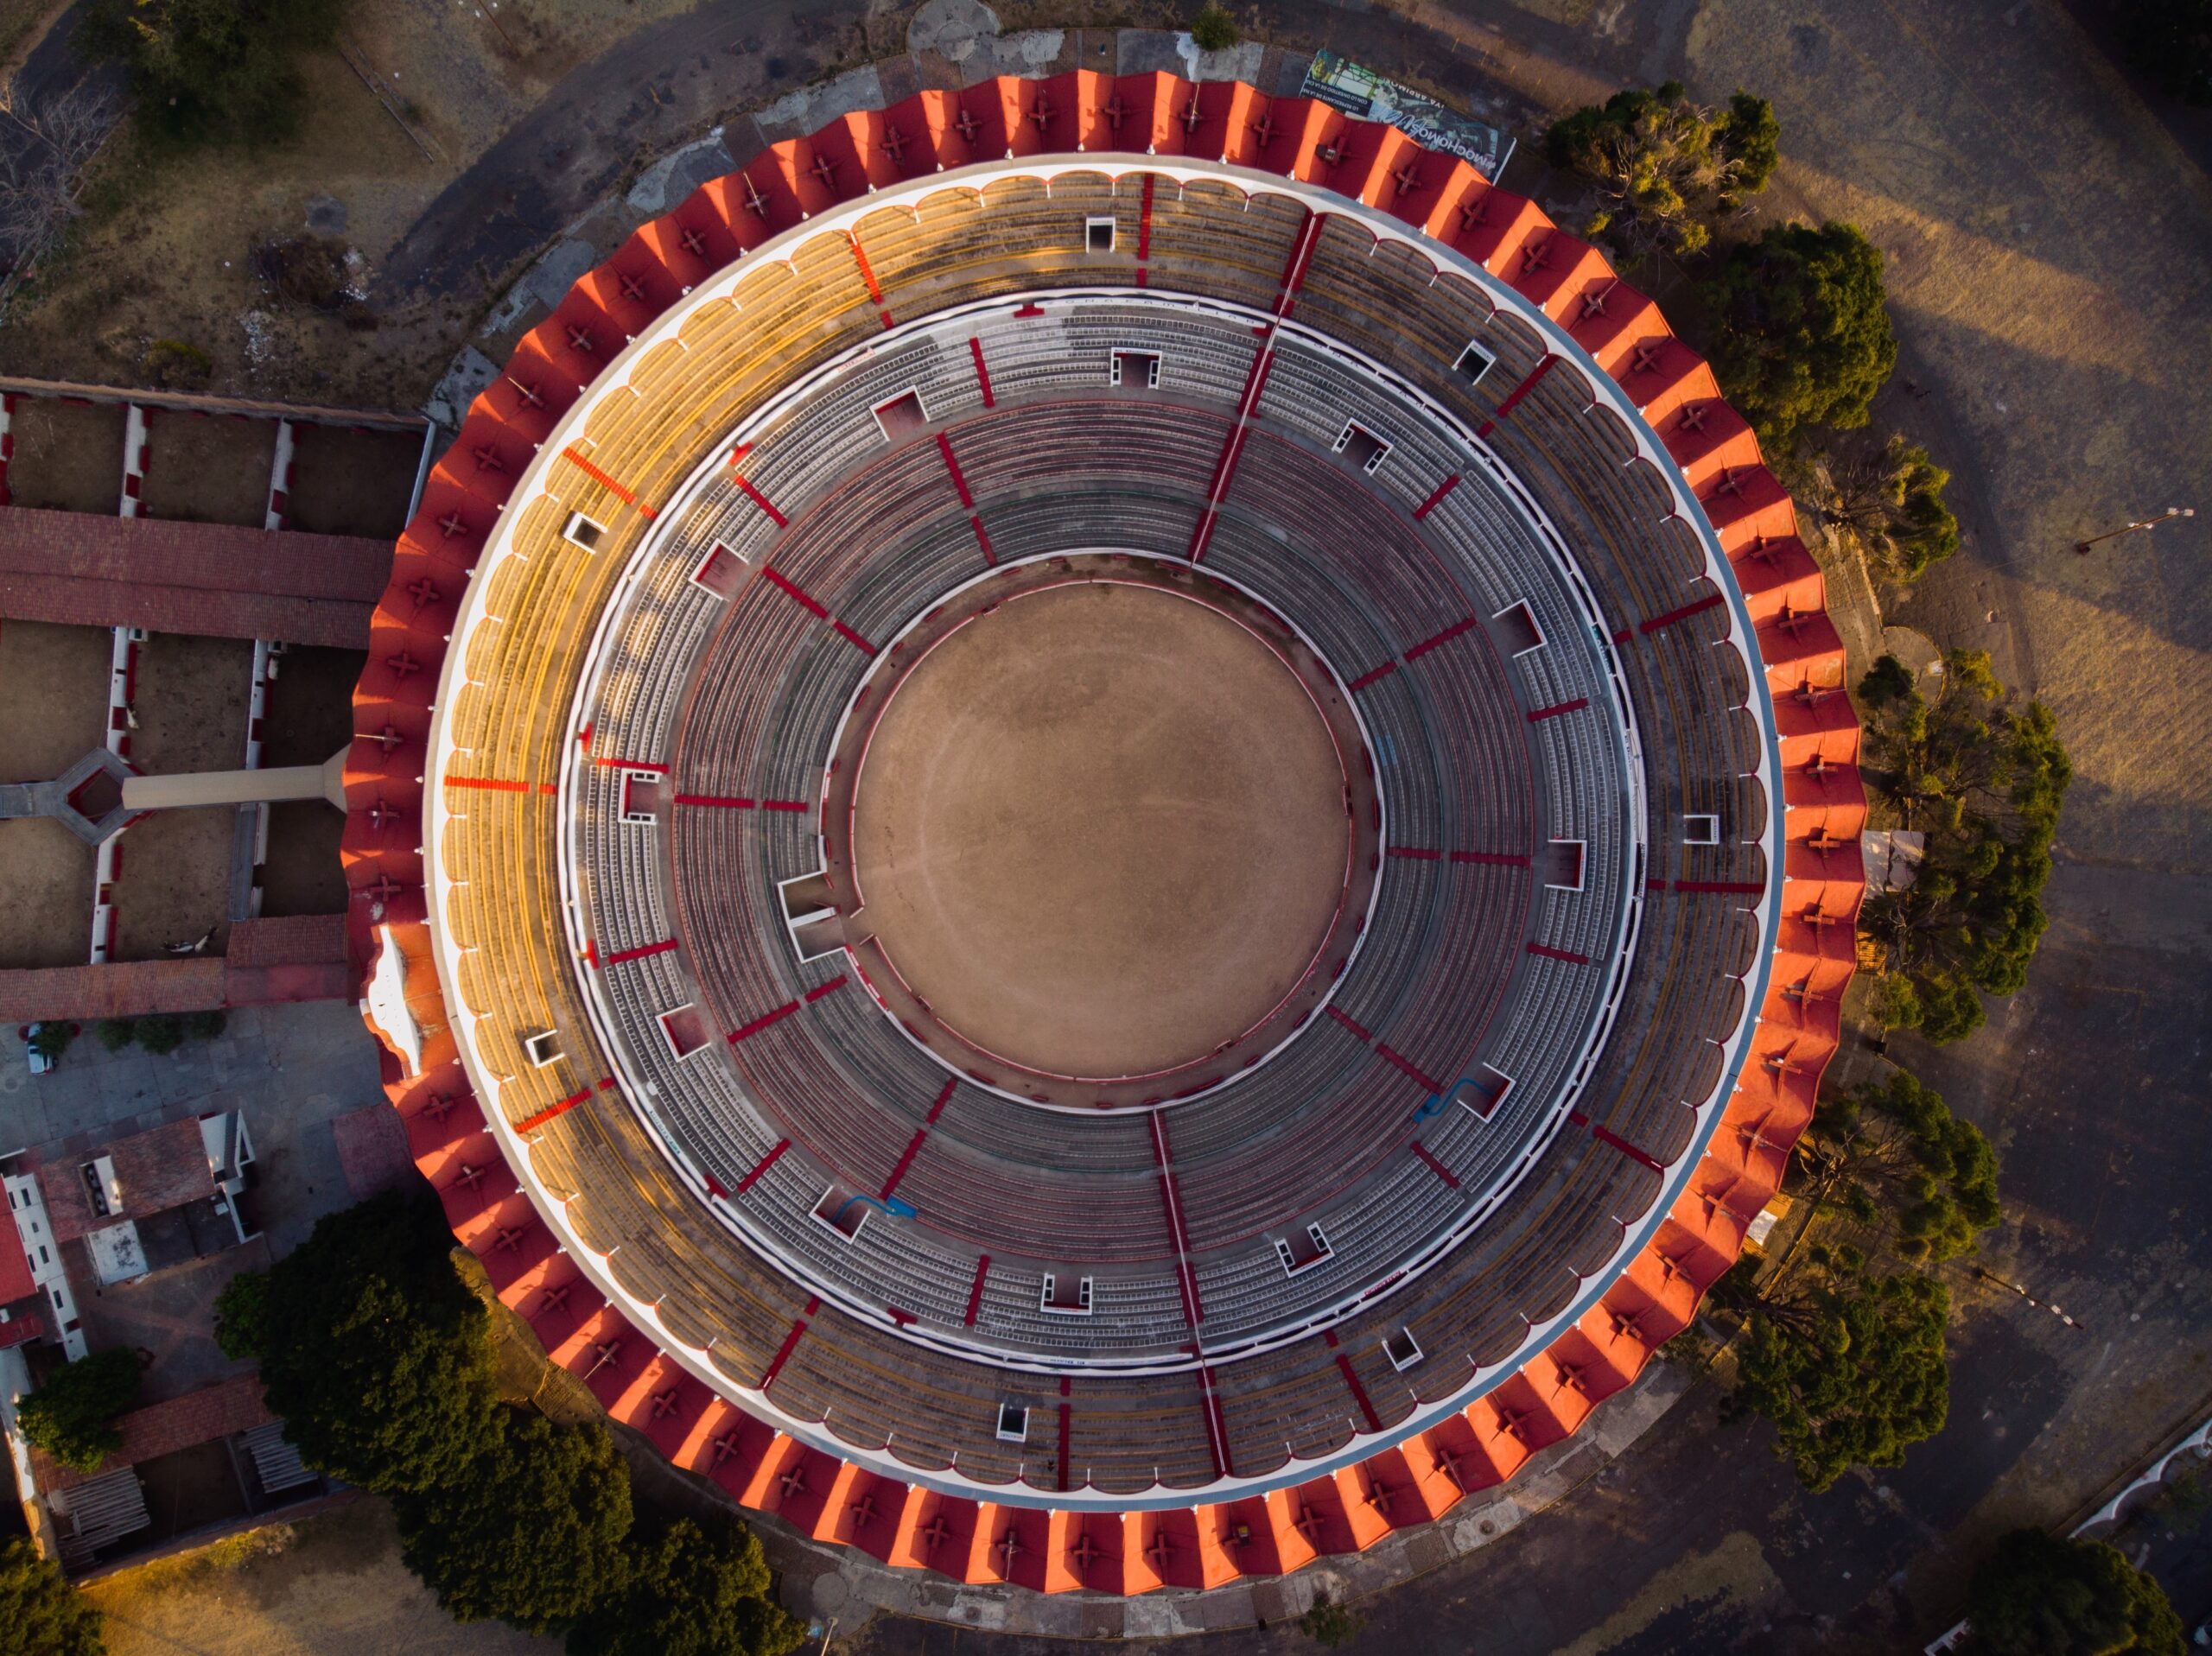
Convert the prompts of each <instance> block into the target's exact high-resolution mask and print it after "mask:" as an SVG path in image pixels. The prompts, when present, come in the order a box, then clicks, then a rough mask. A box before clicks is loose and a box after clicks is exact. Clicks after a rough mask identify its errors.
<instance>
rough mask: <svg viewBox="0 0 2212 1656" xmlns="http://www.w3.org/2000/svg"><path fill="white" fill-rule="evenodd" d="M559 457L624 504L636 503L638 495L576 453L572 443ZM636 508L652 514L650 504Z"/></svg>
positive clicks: (646, 513)
mask: <svg viewBox="0 0 2212 1656" xmlns="http://www.w3.org/2000/svg"><path fill="white" fill-rule="evenodd" d="M561 458H562V459H563V460H567V461H569V463H570V464H571V465H573V466H575V468H576V469H577V470H578V471H580V472H582V473H583V474H584V475H585V476H586V477H588V478H589V479H591V480H592V481H593V482H594V483H597V484H600V485H603V486H604V487H605V488H606V489H607V491H608V492H610V493H612V494H613V496H614V497H615V498H617V499H619V500H620V501H621V503H622V504H624V505H626V506H637V505H638V497H637V496H636V495H635V494H633V493H632V492H630V491H629V490H628V489H626V488H624V487H623V486H622V485H620V483H617V482H616V481H615V480H614V479H613V478H611V477H609V476H607V473H604V472H602V471H601V470H600V469H599V467H597V466H594V465H593V464H592V463H591V462H590V461H589V460H586V459H585V458H584V457H583V456H582V454H578V453H577V452H576V447H575V444H574V443H571V444H569V447H566V448H563V450H562V451H561ZM638 510H639V511H642V512H644V513H645V516H646V517H652V515H653V509H652V507H651V506H639V507H638Z"/></svg>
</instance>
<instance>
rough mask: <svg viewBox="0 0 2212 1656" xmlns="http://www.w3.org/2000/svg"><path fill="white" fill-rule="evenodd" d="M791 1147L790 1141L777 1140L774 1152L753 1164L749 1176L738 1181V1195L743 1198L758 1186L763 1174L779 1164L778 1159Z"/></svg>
mask: <svg viewBox="0 0 2212 1656" xmlns="http://www.w3.org/2000/svg"><path fill="white" fill-rule="evenodd" d="M790 1148H791V1140H790V1139H777V1140H776V1147H775V1148H774V1149H773V1150H772V1151H770V1152H768V1153H767V1154H766V1155H765V1156H763V1157H762V1158H760V1160H759V1161H757V1162H755V1163H753V1171H751V1172H750V1173H747V1175H746V1176H745V1177H743V1178H741V1179H740V1180H738V1182H737V1193H738V1195H740V1196H743V1195H744V1194H745V1193H746V1192H747V1190H751V1189H752V1188H753V1186H754V1185H756V1184H758V1183H760V1176H761V1175H762V1174H764V1173H766V1171H768V1170H769V1169H770V1168H772V1167H773V1166H774V1165H775V1164H776V1163H777V1161H778V1159H779V1158H781V1156H782V1155H783V1153H784V1152H785V1151H786V1150H789V1149H790Z"/></svg>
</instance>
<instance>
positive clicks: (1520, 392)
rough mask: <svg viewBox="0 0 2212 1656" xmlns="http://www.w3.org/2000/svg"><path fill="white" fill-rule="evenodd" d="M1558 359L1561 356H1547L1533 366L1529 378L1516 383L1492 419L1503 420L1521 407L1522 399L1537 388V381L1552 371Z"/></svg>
mask: <svg viewBox="0 0 2212 1656" xmlns="http://www.w3.org/2000/svg"><path fill="white" fill-rule="evenodd" d="M1558 360H1559V358H1557V357H1553V356H1547V357H1546V358H1544V359H1543V360H1542V361H1541V362H1540V363H1538V364H1537V365H1535V367H1533V368H1531V369H1530V370H1529V378H1526V379H1524V380H1522V382H1521V383H1520V384H1518V385H1516V386H1515V387H1514V388H1513V390H1512V391H1511V393H1510V395H1509V396H1508V397H1506V399H1505V401H1503V403H1499V404H1498V405H1497V409H1496V411H1495V412H1493V413H1492V414H1491V421H1492V422H1497V421H1499V420H1503V418H1505V416H1507V415H1509V414H1510V413H1512V412H1513V410H1514V409H1517V408H1519V407H1520V406H1521V399H1522V397H1526V396H1528V394H1529V392H1530V391H1533V390H1535V389H1536V382H1537V381H1538V380H1540V379H1541V378H1543V377H1544V376H1545V375H1546V374H1548V373H1549V372H1551V371H1552V365H1553V364H1554V363H1555V362H1557V361H1558Z"/></svg>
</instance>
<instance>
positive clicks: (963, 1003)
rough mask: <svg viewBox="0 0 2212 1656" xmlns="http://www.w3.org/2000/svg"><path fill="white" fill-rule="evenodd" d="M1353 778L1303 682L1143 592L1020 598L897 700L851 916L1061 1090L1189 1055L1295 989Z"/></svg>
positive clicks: (950, 647)
mask: <svg viewBox="0 0 2212 1656" xmlns="http://www.w3.org/2000/svg"><path fill="white" fill-rule="evenodd" d="M1344 786H1345V780H1344V772H1343V769H1342V767H1341V765H1339V763H1338V755H1337V752H1336V747H1335V745H1334V744H1333V742H1332V740H1331V739H1330V734H1329V731H1328V728H1327V726H1325V725H1324V724H1323V722H1322V720H1321V719H1320V717H1319V714H1317V713H1316V711H1315V709H1314V707H1313V703H1312V702H1311V701H1310V700H1309V699H1308V697H1307V695H1306V690H1305V688H1303V687H1302V686H1301V685H1300V683H1299V682H1298V680H1297V679H1296V678H1295V677H1294V676H1293V675H1292V674H1291V673H1290V672H1289V671H1288V670H1287V669H1286V668H1285V667H1284V666H1283V664H1282V663H1281V662H1280V661H1278V660H1277V659H1276V657H1274V654H1273V653H1272V652H1271V651H1270V650H1268V648H1267V647H1266V646H1265V645H1263V644H1261V643H1260V642H1259V641H1258V640H1257V639H1255V638H1253V637H1252V636H1251V635H1250V634H1249V633H1248V632H1247V631H1244V629H1243V628H1242V627H1241V626H1239V625H1236V623H1234V622H1233V621H1230V620H1229V619H1227V618H1225V617H1224V616H1222V615H1220V614H1218V613H1217V612H1215V611H1213V610H1211V609H1209V608H1207V607H1205V606H1203V605H1200V604H1198V603H1194V602H1192V601H1191V600H1187V599H1184V598H1180V597H1178V596H1176V595H1174V594H1173V593H1164V592H1160V591H1158V590H1156V589H1154V588H1149V587H1130V586H1114V585H1106V584H1092V585H1084V586H1077V587H1052V588H1049V589H1047V590H1046V591H1043V592H1040V593H1034V594H1032V595H1028V596H1024V597H1020V598H1017V599H1014V600H1010V601H1009V602H1007V603H1006V604H1004V605H1002V606H1001V607H1000V608H999V609H997V610H996V611H995V612H991V613H989V614H988V615H986V616H984V617H982V619H978V620H976V622H974V623H972V624H970V625H969V626H967V627H966V628H964V629H963V631H960V632H957V633H956V634H954V635H953V636H952V637H951V638H949V639H948V640H946V641H945V642H944V644H940V645H939V646H938V649H937V650H936V651H935V652H934V653H933V654H932V655H931V656H930V657H928V659H927V660H926V661H925V663H923V664H922V665H920V666H919V667H918V668H917V669H914V670H913V672H912V674H911V675H910V676H908V677H907V678H906V679H905V680H904V681H902V682H900V683H899V686H898V687H897V688H896V690H895V691H894V693H893V698H892V701H891V703H890V705H889V707H888V708H887V711H886V713H885V714H884V716H883V720H882V723H881V725H880V726H879V727H878V729H877V731H876V733H875V738H874V742H873V743H872V745H871V746H870V747H869V750H868V759H867V761H866V768H865V770H864V771H863V772H862V775H861V784H860V788H859V792H858V796H857V799H858V804H857V809H856V811H855V828H854V847H855V868H856V872H857V873H858V876H859V879H860V882H861V889H862V891H863V892H864V893H865V895H866V898H867V904H866V908H865V910H864V914H865V917H866V919H867V921H868V923H869V924H870V926H871V927H872V929H873V930H874V933H875V936H876V937H877V939H878V941H879V942H880V943H881V944H882V946H883V948H884V949H885V952H886V953H887V955H889V956H890V957H891V959H892V960H893V961H894V962H895V964H896V965H897V967H898V968H899V972H900V974H901V975H902V976H904V977H905V978H906V980H907V982H908V983H909V984H910V985H912V987H913V988H914V989H915V991H916V992H917V993H919V994H921V995H922V996H924V997H925V998H926V999H928V1001H929V1002H930V1003H931V1006H932V1007H933V1009H934V1010H935V1011H936V1012H937V1014H938V1017H939V1018H940V1019H941V1020H942V1021H943V1022H944V1024H945V1025H947V1026H948V1027H950V1028H951V1029H953V1030H955V1031H957V1032H958V1033H960V1034H961V1035H962V1036H963V1037H965V1038H966V1039H967V1040H969V1042H970V1043H972V1044H976V1045H978V1046H980V1047H982V1048H984V1049H987V1050H991V1051H995V1052H997V1053H999V1054H1001V1056H1005V1057H1007V1058H1008V1059H1010V1060H1012V1061H1013V1062H1015V1063H1020V1064H1023V1065H1025V1066H1027V1067H1028V1068H1031V1069H1039V1070H1044V1071H1046V1072H1048V1073H1052V1074H1056V1075H1077V1076H1121V1075H1142V1074H1147V1073H1151V1072H1153V1071H1156V1070H1160V1069H1168V1068H1171V1067H1173V1066H1175V1065H1178V1064H1181V1063H1189V1062H1192V1061H1195V1060H1197V1059H1198V1058H1202V1057H1203V1056H1205V1055H1206V1054H1207V1053H1209V1052H1211V1051H1212V1050H1215V1049H1216V1048H1217V1047H1218V1046H1219V1045H1221V1044H1224V1042H1227V1041H1230V1040H1231V1039H1233V1038H1235V1037H1236V1036H1238V1035H1241V1034H1242V1033H1243V1032H1244V1031H1246V1030H1247V1029H1249V1028H1250V1027H1251V1026H1252V1025H1254V1024H1255V1023H1257V1022H1259V1021H1260V1020H1261V1019H1262V1018H1264V1017H1265V1016H1266V1015H1267V1013H1268V1012H1269V1011H1270V1010H1272V1009H1273V1008H1274V1006H1275V1005H1276V1004H1277V1003H1278V1002H1279V1001H1280V1000H1281V999H1282V997H1283V996H1284V995H1285V994H1287V993H1288V992H1289V991H1290V989H1291V987H1293V985H1294V984H1295V983H1296V982H1297V980H1299V978H1300V976H1301V975H1302V974H1303V973H1304V972H1305V970H1306V967H1307V965H1308V963H1309V962H1310V961H1312V959H1313V952H1314V950H1315V949H1317V948H1318V947H1319V943H1320V942H1321V940H1322V938H1323V937H1324V936H1325V933H1326V931H1327V929H1328V926H1329V924H1330V922H1331V920H1332V917H1333V915H1334V914H1335V911H1336V907H1337V904H1338V898H1339V895H1340V893H1341V891H1342V890H1343V886H1344V859H1345V856H1346V853H1347V849H1348V847H1347V836H1348V828H1347V824H1346V820H1345V816H1344Z"/></svg>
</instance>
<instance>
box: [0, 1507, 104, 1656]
mask: <svg viewBox="0 0 2212 1656" xmlns="http://www.w3.org/2000/svg"><path fill="white" fill-rule="evenodd" d="M106 1648H107V1646H105V1644H104V1643H102V1641H101V1640H100V1613H99V1611H98V1610H96V1609H94V1608H92V1605H91V1603H90V1602H88V1601H87V1600H86V1598H85V1596H83V1595H82V1594H80V1593H79V1592H78V1590H77V1589H75V1588H73V1587H72V1586H71V1585H70V1584H69V1580H68V1577H66V1576H64V1575H63V1574H62V1573H61V1567H60V1565H59V1564H55V1563H54V1560H53V1559H51V1558H40V1557H39V1556H38V1549H37V1548H36V1547H35V1546H33V1545H31V1543H30V1541H29V1538H27V1537H23V1536H18V1537H16V1539H14V1540H12V1541H10V1542H9V1543H8V1545H7V1546H6V1547H5V1548H4V1549H0V1656H101V1653H102V1652H103V1651H105V1649H106Z"/></svg>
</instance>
